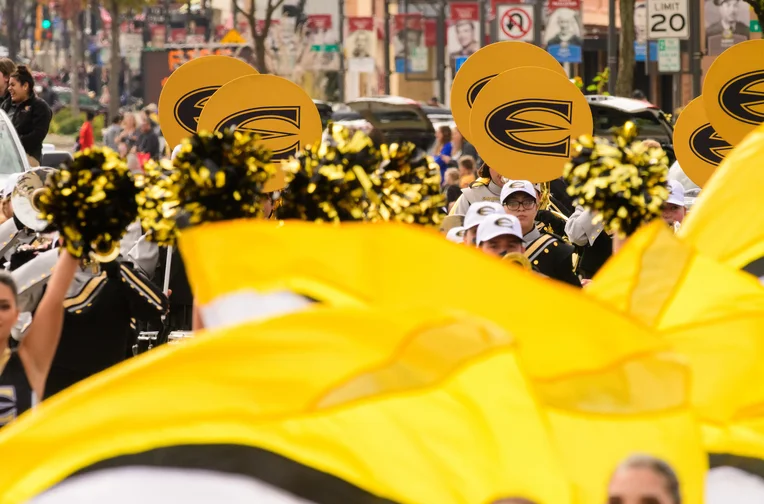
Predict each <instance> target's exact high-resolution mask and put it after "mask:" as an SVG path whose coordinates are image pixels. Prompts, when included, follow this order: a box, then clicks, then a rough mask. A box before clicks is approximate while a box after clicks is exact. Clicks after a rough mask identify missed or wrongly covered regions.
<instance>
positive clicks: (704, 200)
mask: <svg viewBox="0 0 764 504" xmlns="http://www.w3.org/2000/svg"><path fill="white" fill-rule="evenodd" d="M763 158H764V126H759V127H758V128H757V129H756V130H754V131H753V132H752V133H751V134H749V135H748V136H747V137H746V138H745V139H744V140H743V141H742V142H741V143H740V144H738V145H737V146H736V147H735V148H734V149H733V150H732V151H731V152H730V153H729V154H728V155H727V156H726V157H725V158H724V161H723V162H722V164H721V165H720V166H719V168H717V170H716V172H714V174H713V175H712V177H711V179H710V180H709V182H708V184H707V185H706V186H705V187H704V188H703V191H702V193H701V195H700V197H699V198H698V202H697V204H696V205H695V206H694V207H693V209H692V212H690V214H689V215H688V216H687V219H686V220H685V222H684V223H683V225H682V229H681V231H680V233H679V234H680V236H681V237H682V239H684V240H685V241H686V242H687V243H689V244H691V245H692V246H694V247H695V248H697V249H698V250H699V251H700V252H701V253H702V254H703V255H706V256H708V257H710V258H712V259H716V260H717V261H719V262H721V263H724V264H729V265H730V266H733V267H735V268H746V269H747V270H748V271H750V272H751V273H754V274H755V275H756V276H758V277H764V260H763V259H762V258H764V211H763V210H762V204H761V201H760V200H759V198H760V197H761V196H760V195H761V194H762V193H764V170H762V169H761V160H762V159H763ZM756 261H758V262H756ZM754 263H756V264H754Z"/></svg>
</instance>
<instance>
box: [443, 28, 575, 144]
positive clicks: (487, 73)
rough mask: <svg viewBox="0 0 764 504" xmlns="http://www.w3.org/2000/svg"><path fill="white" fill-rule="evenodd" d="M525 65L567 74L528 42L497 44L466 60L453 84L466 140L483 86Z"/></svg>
mask: <svg viewBox="0 0 764 504" xmlns="http://www.w3.org/2000/svg"><path fill="white" fill-rule="evenodd" d="M524 66H537V67H541V68H546V69H547V70H552V71H554V72H557V73H559V74H560V75H566V74H565V69H563V68H562V65H560V63H558V62H557V60H556V59H554V56H552V55H551V54H549V53H548V52H546V51H545V50H544V49H542V48H540V47H538V46H535V45H533V44H529V43H527V42H517V41H511V40H509V41H504V42H494V43H493V44H489V45H487V46H485V47H483V48H482V49H480V50H478V51H477V52H475V53H474V54H472V55H471V56H470V57H469V58H467V60H466V61H465V62H464V63H463V64H462V66H461V67H460V68H459V71H458V72H456V75H455V76H454V81H453V83H452V84H451V114H452V115H453V116H454V122H455V123H456V126H457V127H458V128H459V132H461V134H462V136H463V137H464V138H466V139H467V140H468V141H470V142H471V141H472V133H471V131H470V112H471V110H472V105H473V104H474V103H475V99H476V98H477V96H478V94H479V93H480V91H481V90H482V89H483V87H484V86H485V85H486V84H487V83H488V81H490V80H491V79H493V78H494V77H496V76H497V75H498V74H500V73H501V72H504V71H506V70H511V69H513V68H519V67H524Z"/></svg>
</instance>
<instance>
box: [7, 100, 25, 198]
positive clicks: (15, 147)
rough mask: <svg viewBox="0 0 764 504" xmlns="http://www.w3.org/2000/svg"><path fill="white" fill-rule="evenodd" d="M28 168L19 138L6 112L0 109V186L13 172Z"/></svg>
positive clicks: (21, 171) (23, 170) (20, 171)
mask: <svg viewBox="0 0 764 504" xmlns="http://www.w3.org/2000/svg"><path fill="white" fill-rule="evenodd" d="M29 169H30V166H29V158H27V155H26V152H24V147H23V146H22V145H21V140H20V139H19V136H18V135H17V134H16V129H15V128H14V127H13V124H12V123H11V119H10V117H8V114H6V113H5V112H3V111H2V110H0V187H5V183H6V181H7V180H8V177H9V176H10V175H11V174H13V173H23V172H25V171H28V170H29Z"/></svg>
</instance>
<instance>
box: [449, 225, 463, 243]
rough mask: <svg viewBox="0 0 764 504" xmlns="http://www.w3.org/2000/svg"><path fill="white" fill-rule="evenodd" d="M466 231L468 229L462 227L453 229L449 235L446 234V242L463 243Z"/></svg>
mask: <svg viewBox="0 0 764 504" xmlns="http://www.w3.org/2000/svg"><path fill="white" fill-rule="evenodd" d="M465 231H466V229H464V228H463V227H462V226H456V227H452V228H451V229H449V230H448V233H446V240H448V241H452V242H454V243H463V242H464V232H465Z"/></svg>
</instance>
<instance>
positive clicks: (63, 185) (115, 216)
mask: <svg viewBox="0 0 764 504" xmlns="http://www.w3.org/2000/svg"><path fill="white" fill-rule="evenodd" d="M137 191H138V189H137V188H136V186H135V181H134V180H133V175H132V174H131V173H130V170H129V169H128V168H127V165H126V164H125V162H124V161H122V160H121V159H120V157H119V156H118V155H117V153H115V152H114V151H112V150H111V149H108V148H98V147H94V148H89V149H85V150H84V151H82V152H78V153H77V154H75V155H74V160H73V161H72V162H71V163H70V164H68V165H62V166H61V167H60V169H59V170H56V171H55V172H54V173H52V174H51V175H50V177H49V178H48V180H47V182H46V186H45V189H44V190H43V191H42V193H41V194H40V196H39V200H38V202H37V206H38V208H39V209H40V218H42V219H45V220H47V221H48V222H49V223H51V225H52V227H53V228H55V229H57V230H58V231H59V232H60V234H61V237H62V238H63V240H64V246H65V247H66V250H68V251H69V253H71V254H72V256H74V257H77V258H87V257H88V256H90V257H91V258H94V259H96V260H98V261H100V262H108V261H110V260H113V259H115V258H116V256H117V255H118V254H119V241H120V239H121V238H122V236H123V235H124V233H125V230H126V229H127V226H128V225H130V223H132V222H133V221H135V220H136V218H137V216H138V204H137V202H136V194H137Z"/></svg>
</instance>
